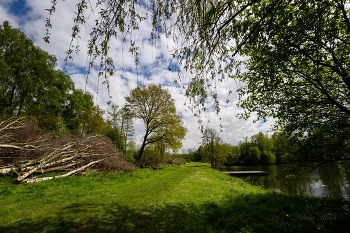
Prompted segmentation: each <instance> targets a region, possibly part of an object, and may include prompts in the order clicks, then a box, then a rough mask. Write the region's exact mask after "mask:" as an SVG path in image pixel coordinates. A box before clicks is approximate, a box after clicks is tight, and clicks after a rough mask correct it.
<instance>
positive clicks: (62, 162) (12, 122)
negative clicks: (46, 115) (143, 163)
mask: <svg viewBox="0 0 350 233" xmlns="http://www.w3.org/2000/svg"><path fill="white" fill-rule="evenodd" d="M103 161H114V163H115V161H117V163H118V164H119V168H120V169H123V167H128V165H127V164H128V163H127V162H126V160H125V159H124V158H123V156H122V155H121V154H120V153H118V152H117V151H116V149H115V147H114V146H113V145H112V143H111V141H110V140H108V139H107V138H105V137H102V136H91V135H90V136H80V137H66V138H63V139H54V138H53V137H52V135H50V134H41V133H40V129H39V128H38V127H37V124H36V121H35V120H34V119H28V118H17V119H13V118H11V119H8V120H4V121H2V122H0V174H16V175H17V179H16V180H15V182H16V183H24V182H26V183H34V182H38V181H43V180H49V179H53V178H60V177H66V176H70V175H73V174H77V173H79V172H82V171H83V170H85V169H86V168H89V167H92V166H93V165H95V164H97V163H100V162H103ZM100 167H101V166H100ZM105 167H106V166H105ZM107 167H108V166H107ZM114 167H115V166H114ZM117 167H118V166H117ZM49 172H61V173H62V174H60V175H57V176H54V177H53V176H50V177H42V178H36V177H34V178H33V177H32V176H33V175H35V174H36V175H37V174H43V173H49Z"/></svg>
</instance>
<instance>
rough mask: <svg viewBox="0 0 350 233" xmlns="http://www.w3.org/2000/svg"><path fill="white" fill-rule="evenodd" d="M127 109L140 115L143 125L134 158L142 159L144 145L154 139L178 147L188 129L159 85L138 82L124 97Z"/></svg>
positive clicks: (163, 149) (164, 144)
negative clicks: (138, 149) (140, 142)
mask: <svg viewBox="0 0 350 233" xmlns="http://www.w3.org/2000/svg"><path fill="white" fill-rule="evenodd" d="M125 100H126V105H125V107H126V109H128V112H130V114H132V116H133V117H135V118H138V119H141V120H142V121H143V123H144V126H145V135H144V137H143V141H142V145H141V148H140V152H139V154H138V156H137V158H136V160H137V161H140V160H141V159H142V156H143V153H144V150H145V147H146V146H147V145H148V144H152V143H157V144H158V146H162V149H161V151H162V153H164V151H165V148H169V149H173V150H176V149H180V148H181V146H182V139H183V138H184V137H185V134H186V132H187V130H186V128H185V127H184V126H183V121H182V119H181V117H180V116H179V115H177V113H176V107H175V101H174V99H173V98H172V97H171V95H170V93H169V91H168V90H166V89H163V88H162V87H161V86H157V85H154V84H152V85H149V86H137V87H136V88H135V89H133V90H131V91H130V95H129V96H126V97H125Z"/></svg>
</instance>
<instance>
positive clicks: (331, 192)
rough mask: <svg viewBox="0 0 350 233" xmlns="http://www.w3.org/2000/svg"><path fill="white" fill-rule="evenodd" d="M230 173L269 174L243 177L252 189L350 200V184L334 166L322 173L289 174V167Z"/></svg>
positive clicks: (254, 167) (245, 168) (232, 168)
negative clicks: (267, 189) (251, 172)
mask: <svg viewBox="0 0 350 233" xmlns="http://www.w3.org/2000/svg"><path fill="white" fill-rule="evenodd" d="M226 169H227V171H267V172H269V175H268V176H251V177H241V178H242V179H244V180H245V181H248V182H250V183H251V184H253V185H258V186H261V187H263V188H271V189H274V190H276V191H278V192H288V193H297V194H308V195H311V196H316V197H321V196H331V197H337V198H345V199H350V186H349V184H350V182H349V180H347V179H345V178H344V177H343V176H341V174H340V171H339V169H337V168H336V167H335V166H327V167H324V168H321V169H319V170H314V171H307V170H305V169H303V170H298V171H289V170H288V169H287V166H286V165H283V164H274V165H252V166H230V167H226Z"/></svg>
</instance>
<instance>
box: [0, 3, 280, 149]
mask: <svg viewBox="0 0 350 233" xmlns="http://www.w3.org/2000/svg"><path fill="white" fill-rule="evenodd" d="M10 3H11V1H10V0H2V1H1V2H0V20H1V21H4V20H9V21H10V22H11V23H12V25H13V26H14V27H21V30H22V31H23V32H24V33H26V34H27V35H28V36H29V37H30V38H32V39H33V40H34V42H35V44H36V45H37V46H39V47H41V48H42V49H43V50H45V51H47V52H48V53H49V54H52V55H55V56H56V57H57V59H58V67H57V68H59V69H63V66H64V64H65V62H64V59H65V58H66V55H65V51H66V50H67V49H68V48H69V43H70V41H71V36H70V35H71V33H72V26H73V20H72V18H73V17H74V11H75V4H76V3H77V1H76V0H75V1H73V0H70V1H64V2H62V1H58V4H57V9H56V12H55V13H54V15H53V16H52V18H51V23H52V26H53V28H52V29H50V33H51V39H50V43H49V44H47V43H45V42H44V41H43V39H42V38H43V37H44V36H45V30H46V29H45V21H44V20H45V18H46V17H47V16H48V12H47V11H46V10H45V9H46V8H50V4H51V3H50V1H42V0H30V1H26V6H27V7H29V8H30V11H28V12H26V15H25V17H24V16H23V15H13V14H11V12H10V10H9V9H8V8H9V6H10ZM96 16H97V15H94V14H92V15H91V16H90V21H91V22H93V20H94V17H96ZM24 19H25V20H24ZM81 30H82V31H81V34H80V36H81V39H80V49H81V51H80V53H79V54H78V55H75V54H74V55H73V60H72V61H69V64H68V65H67V66H66V69H67V70H68V71H69V73H70V74H71V78H72V80H73V81H74V82H75V85H76V87H77V88H81V89H86V90H88V91H90V92H91V93H93V94H94V96H95V100H97V104H98V105H99V106H100V107H101V108H103V109H106V108H107V104H106V103H107V101H108V100H109V94H110V95H111V96H112V99H111V100H112V102H114V103H115V104H118V105H120V106H122V105H123V104H124V103H125V100H124V96H126V95H128V94H129V92H130V90H131V89H133V88H135V87H136V86H137V83H143V84H147V83H155V84H163V85H165V88H167V89H169V91H170V93H171V94H172V96H173V97H174V99H175V101H176V107H177V110H178V112H180V113H181V115H182V116H183V120H184V124H185V126H186V127H187V129H188V130H189V133H188V134H187V136H186V140H185V141H184V148H186V149H189V148H197V147H198V146H199V143H200V141H201V132H200V130H199V129H198V126H199V125H198V123H197V120H198V119H197V118H195V117H194V116H193V113H191V112H190V111H189V110H188V106H184V103H185V102H187V103H188V100H186V97H185V96H184V91H183V90H182V89H181V88H176V87H175V86H174V85H172V82H173V80H174V79H176V77H177V74H176V73H175V72H171V71H169V70H168V67H169V65H170V63H173V64H174V63H175V61H174V60H172V55H171V53H172V52H171V51H172V50H173V49H174V47H175V46H176V43H175V42H174V41H173V39H171V38H166V37H165V36H164V35H160V39H159V40H158V41H157V42H156V43H152V42H151V40H150V32H151V31H150V30H151V26H150V24H149V22H147V21H144V22H142V23H141V24H140V30H139V31H135V34H134V35H133V37H132V38H133V39H134V40H135V41H136V42H137V43H138V45H139V46H140V47H141V48H142V50H141V52H140V56H139V61H140V64H139V65H138V67H137V68H138V71H136V70H135V68H136V65H135V57H134V56H133V55H132V54H130V53H129V52H128V46H127V42H126V43H123V42H122V39H123V38H122V37H121V36H119V37H118V38H116V39H113V40H112V41H111V43H110V47H111V49H110V56H111V57H112V58H113V59H114V62H115V66H116V68H117V71H116V73H115V74H114V75H113V76H112V77H110V78H109V84H110V93H108V92H107V90H106V87H105V86H102V81H103V80H99V79H98V78H97V77H98V76H97V71H96V70H92V71H91V73H90V75H89V79H88V85H86V75H85V74H84V73H83V72H82V67H84V66H86V61H87V57H86V54H87V47H86V45H87V43H88V39H89V37H88V34H89V30H90V29H89V27H86V28H85V27H83V28H82V29H81ZM122 69H124V71H123V70H122ZM187 80H188V78H187ZM97 87H98V88H97ZM228 89H231V90H232V91H234V90H235V89H236V83H235V82H234V81H233V80H226V81H224V82H223V83H220V82H218V83H217V91H218V98H219V100H220V101H221V103H222V104H223V105H222V106H221V112H220V115H219V116H217V115H216V114H215V113H214V112H209V113H206V114H204V115H203V120H204V122H206V121H207V120H209V121H210V122H211V124H210V127H213V128H215V129H216V130H217V131H220V126H219V125H220V123H221V125H222V130H223V132H222V133H221V137H222V139H223V140H224V141H225V142H227V143H231V144H237V143H238V141H240V140H243V138H244V137H250V136H252V135H254V134H256V133H258V132H259V131H266V130H268V129H269V127H270V125H271V124H272V123H273V122H274V121H273V120H270V119H269V120H268V121H267V122H266V123H262V124H261V123H260V124H259V123H255V124H254V123H253V122H252V120H249V121H244V120H240V119H237V118H236V115H237V114H238V113H240V112H242V110H241V109H239V108H238V107H237V106H236V105H235V104H236V103H237V101H238V95H237V93H235V92H233V93H232V94H231V95H228ZM97 91H98V95H97ZM226 99H229V100H230V102H229V103H228V104H225V100H226ZM219 118H221V121H220V120H219ZM143 130H144V128H143V124H142V122H141V121H139V120H137V121H135V132H136V135H135V139H136V140H137V143H139V144H140V143H141V139H142V136H143Z"/></svg>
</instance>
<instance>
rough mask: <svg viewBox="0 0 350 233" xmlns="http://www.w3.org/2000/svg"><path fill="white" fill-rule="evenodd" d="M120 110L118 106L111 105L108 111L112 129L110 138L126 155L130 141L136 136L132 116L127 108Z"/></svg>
mask: <svg viewBox="0 0 350 233" xmlns="http://www.w3.org/2000/svg"><path fill="white" fill-rule="evenodd" d="M118 108H119V106H118V105H115V104H113V103H111V104H110V105H109V108H108V110H107V114H108V120H107V123H108V125H109V127H110V130H109V132H108V136H109V137H110V138H111V139H112V141H113V142H115V144H116V146H117V148H119V149H120V150H121V151H123V152H124V153H125V154H126V151H127V144H128V140H132V136H133V135H134V127H133V122H132V114H130V113H129V112H128V109H127V108H125V107H124V108H122V109H119V110H118Z"/></svg>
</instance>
